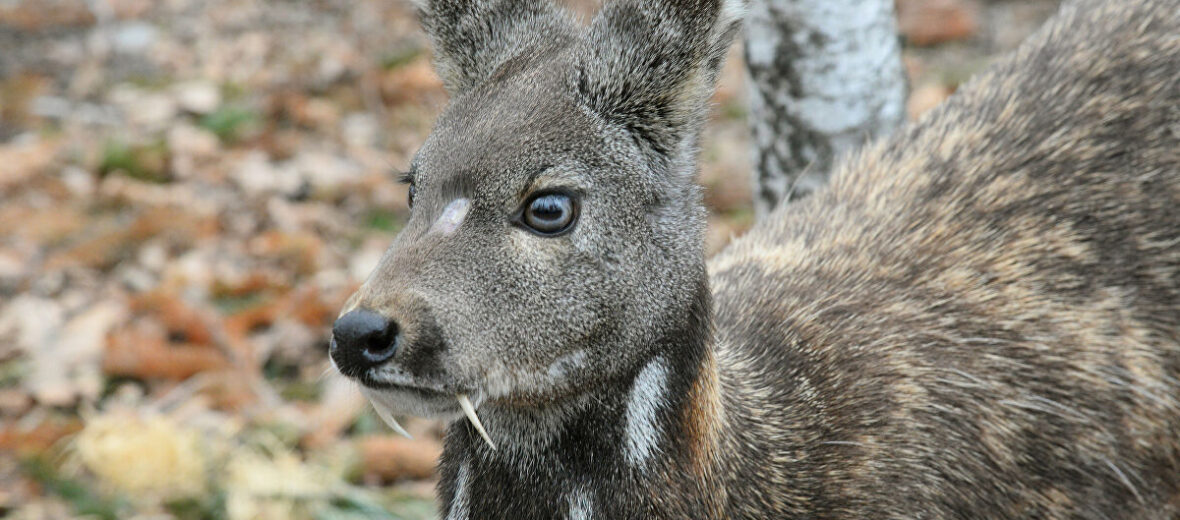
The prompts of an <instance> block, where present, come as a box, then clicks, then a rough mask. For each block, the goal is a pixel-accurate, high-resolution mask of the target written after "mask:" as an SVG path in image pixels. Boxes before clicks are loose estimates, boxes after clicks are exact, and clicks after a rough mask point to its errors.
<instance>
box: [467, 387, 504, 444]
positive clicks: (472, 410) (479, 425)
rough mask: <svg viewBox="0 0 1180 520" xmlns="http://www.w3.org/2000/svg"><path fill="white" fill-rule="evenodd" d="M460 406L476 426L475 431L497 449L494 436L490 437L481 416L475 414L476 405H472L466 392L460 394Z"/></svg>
mask: <svg viewBox="0 0 1180 520" xmlns="http://www.w3.org/2000/svg"><path fill="white" fill-rule="evenodd" d="M458 398H459V407H460V408H462V409H463V414H464V415H466V416H467V420H469V421H471V425H472V426H475V431H477V432H479V435H480V436H481V437H483V440H485V441H487V443H488V446H491V447H492V449H493V450H494V449H496V444H495V443H493V442H492V438H491V437H488V432H487V431H485V430H484V429H483V424H482V423H480V422H479V416H478V415H475V407H474V406H471V399H468V398H467V395H466V394H459V395H458Z"/></svg>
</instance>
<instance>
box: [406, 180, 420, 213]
mask: <svg viewBox="0 0 1180 520" xmlns="http://www.w3.org/2000/svg"><path fill="white" fill-rule="evenodd" d="M416 195H418V188H416V187H414V185H413V184H411V185H410V189H409V190H406V204H408V205H409V206H410V207H411V208H412V207H414V196H416Z"/></svg>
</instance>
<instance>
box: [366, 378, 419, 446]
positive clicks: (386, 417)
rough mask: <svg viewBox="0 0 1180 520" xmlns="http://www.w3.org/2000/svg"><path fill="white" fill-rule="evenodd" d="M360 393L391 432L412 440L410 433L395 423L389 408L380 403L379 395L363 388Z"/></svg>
mask: <svg viewBox="0 0 1180 520" xmlns="http://www.w3.org/2000/svg"><path fill="white" fill-rule="evenodd" d="M361 393H362V394H364V396H365V397H367V398H368V399H369V404H371V405H373V409H374V410H376V411H377V416H378V417H381V420H382V421H385V424H388V425H389V427H390V428H392V429H393V431H395V432H397V433H399V434H401V435H402V436H403V437H405V438H407V439H413V438H414V437H412V436H410V432H407V431H406V429H405V428H402V425H400V424H398V423H397V419H394V418H393V413H391V412H390V411H389V408H387V407H386V406H385V403H383V402H382V401H381V396H380V395H378V394H377V393H376V392H374V391H372V390H369V389H368V388H363V387H362V388H361Z"/></svg>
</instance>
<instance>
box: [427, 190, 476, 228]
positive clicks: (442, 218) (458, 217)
mask: <svg viewBox="0 0 1180 520" xmlns="http://www.w3.org/2000/svg"><path fill="white" fill-rule="evenodd" d="M469 209H471V201H470V200H468V199H467V198H458V199H455V200H452V201H451V202H450V203H448V204H447V207H445V208H443V211H442V215H439V217H438V220H436V221H434V224H432V225H431V226H430V231H429V232H430V233H436V232H437V233H442V234H444V235H449V234H451V233H454V232H455V230H456V229H459V226H461V225H462V224H463V219H465V218H467V211H468V210H469Z"/></svg>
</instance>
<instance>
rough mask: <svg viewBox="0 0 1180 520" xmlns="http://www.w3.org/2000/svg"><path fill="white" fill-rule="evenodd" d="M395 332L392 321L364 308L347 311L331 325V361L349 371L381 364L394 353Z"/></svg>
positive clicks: (394, 325) (396, 329)
mask: <svg viewBox="0 0 1180 520" xmlns="http://www.w3.org/2000/svg"><path fill="white" fill-rule="evenodd" d="M397 333H398V326H397V323H394V321H393V320H390V319H387V318H386V317H384V316H382V315H380V314H377V313H375V312H373V311H370V310H366V309H357V310H354V311H351V312H349V313H348V314H345V315H344V316H341V317H340V319H338V320H336V323H335V324H334V325H333V326H332V339H333V340H334V343H335V348H334V349H333V352H332V358H333V359H334V360H336V363H337V364H338V365H341V368H350V369H364V368H368V367H370V366H372V365H376V364H379V363H383V362H385V361H388V360H389V358H392V357H393V354H394V353H395V351H396V350H397Z"/></svg>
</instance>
